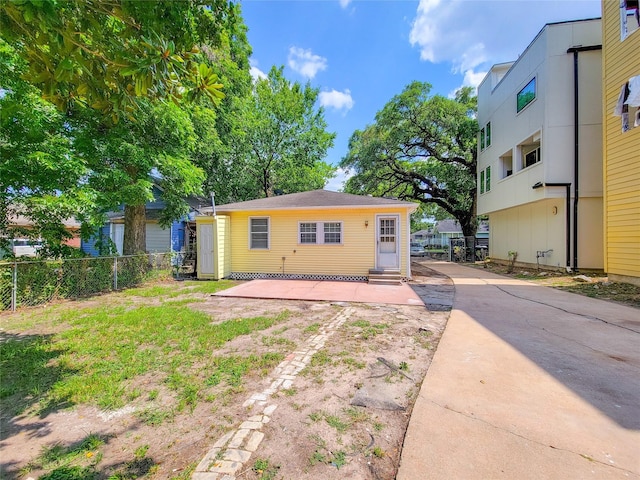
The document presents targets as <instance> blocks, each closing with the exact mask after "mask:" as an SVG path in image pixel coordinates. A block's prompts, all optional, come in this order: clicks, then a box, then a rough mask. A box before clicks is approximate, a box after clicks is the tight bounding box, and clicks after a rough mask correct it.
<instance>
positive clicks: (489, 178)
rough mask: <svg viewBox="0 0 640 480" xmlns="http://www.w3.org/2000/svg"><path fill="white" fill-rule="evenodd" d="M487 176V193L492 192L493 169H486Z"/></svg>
mask: <svg viewBox="0 0 640 480" xmlns="http://www.w3.org/2000/svg"><path fill="white" fill-rule="evenodd" d="M486 172H487V173H486V174H485V176H484V178H485V181H486V182H487V183H486V187H485V191H486V192H488V191H490V190H491V167H487V168H486Z"/></svg>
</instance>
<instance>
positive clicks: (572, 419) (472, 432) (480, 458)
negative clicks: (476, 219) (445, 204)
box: [397, 262, 640, 480]
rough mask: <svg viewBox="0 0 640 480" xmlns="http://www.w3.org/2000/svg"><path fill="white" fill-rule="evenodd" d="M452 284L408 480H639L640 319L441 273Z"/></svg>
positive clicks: (462, 271) (483, 277)
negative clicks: (448, 310) (448, 311)
mask: <svg viewBox="0 0 640 480" xmlns="http://www.w3.org/2000/svg"><path fill="white" fill-rule="evenodd" d="M426 265H427V266H428V267H430V268H433V269H435V270H436V271H438V272H440V273H443V274H445V275H447V276H449V277H450V278H452V279H453V281H454V284H455V289H456V291H455V299H454V305H453V310H452V312H451V316H450V318H449V322H448V325H447V327H446V330H445V332H444V335H443V337H442V339H441V341H440V344H439V346H438V350H437V352H436V354H435V356H434V359H433V363H432V364H431V367H430V368H429V371H428V373H427V376H426V378H425V380H424V382H423V384H422V388H421V391H420V394H419V397H418V399H417V401H416V404H415V407H414V410H413V413H412V416H411V421H410V424H409V428H408V431H407V435H406V438H405V443H404V447H403V451H402V458H401V464H400V469H399V473H398V476H397V478H398V479H399V480H414V479H434V480H437V479H446V480H450V479H465V480H473V479H482V480H486V479H496V478H500V479H536V480H539V479H587V478H588V479H618V478H620V479H622V478H625V479H629V478H636V479H638V478H640V311H639V310H637V309H634V308H630V307H625V306H620V305H617V304H614V303H610V302H605V301H601V300H595V299H591V298H587V297H584V296H579V295H575V294H571V293H565V292H561V291H559V290H554V289H551V288H547V287H541V286H538V285H534V284H532V283H528V282H524V281H519V280H514V279H510V278H505V277H501V276H498V275H493V274H491V273H489V272H487V271H486V270H482V269H473V268H468V267H462V266H459V265H455V264H451V263H444V262H434V263H428V264H426Z"/></svg>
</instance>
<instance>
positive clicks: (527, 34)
mask: <svg viewBox="0 0 640 480" xmlns="http://www.w3.org/2000/svg"><path fill="white" fill-rule="evenodd" d="M241 5H242V12H243V17H244V20H245V23H246V25H247V27H248V29H249V31H248V38H249V43H250V44H251V46H252V48H253V55H252V57H251V65H252V75H254V76H260V75H264V74H265V73H267V72H268V71H269V69H270V68H271V67H272V66H274V65H275V66H281V65H284V66H285V75H286V77H287V78H288V79H289V80H290V81H299V82H301V83H303V84H304V83H306V82H307V81H309V82H310V83H311V85H312V86H313V87H315V88H318V89H320V96H319V103H320V105H322V106H323V107H324V109H325V119H326V121H327V123H328V130H329V131H332V132H335V133H336V134H337V136H336V139H335V145H334V147H333V148H332V149H331V150H330V151H329V152H328V154H327V157H326V158H325V161H327V162H328V163H330V164H333V165H336V164H337V163H338V162H340V160H341V159H342V157H343V156H344V155H345V154H346V153H347V146H348V142H349V137H350V136H351V134H352V133H353V132H354V131H355V130H357V129H362V128H364V127H366V126H367V125H368V124H371V123H372V122H373V120H374V117H375V114H376V112H377V111H378V110H380V109H381V108H382V107H383V106H384V105H385V104H386V103H387V102H388V101H389V100H390V99H391V98H392V97H393V96H394V95H396V94H399V93H400V92H401V91H402V90H403V88H404V87H405V86H406V85H408V84H409V83H410V82H412V81H414V80H419V81H423V82H428V83H430V84H431V85H432V86H433V89H432V93H434V94H441V95H451V94H452V93H453V92H454V91H455V90H456V89H457V88H459V87H461V86H463V85H472V86H477V85H478V84H479V83H480V81H481V80H482V78H483V77H484V75H485V73H486V72H487V71H488V69H489V68H490V67H491V65H493V64H496V63H502V62H507V61H510V60H515V59H517V58H518V55H519V54H520V53H521V52H522V51H523V50H524V49H525V48H526V47H527V45H529V43H531V41H532V40H533V39H534V37H535V36H536V35H537V34H538V32H539V31H540V30H541V29H542V27H543V26H544V25H545V24H546V23H550V22H558V21H565V20H577V19H583V18H593V17H599V16H600V15H601V13H600V8H601V7H600V0H555V1H554V0H539V1H533V0H531V1H530V0H519V1H513V0H501V1H495V0H475V1H471V0H421V1H419V2H418V1H404V0H403V1H390V0H386V1H383V0H375V1H374V0H366V1H365V0H363V1H357V0H317V1H316V0H297V1H288V0H278V1H275V0H243V1H241ZM344 179H345V176H344V173H343V172H339V174H338V176H337V177H336V178H335V179H334V180H332V181H331V182H330V183H329V184H328V185H327V186H326V188H327V189H329V190H339V189H340V188H341V187H342V182H343V181H344Z"/></svg>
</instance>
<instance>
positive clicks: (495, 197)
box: [478, 19, 604, 270]
mask: <svg viewBox="0 0 640 480" xmlns="http://www.w3.org/2000/svg"><path fill="white" fill-rule="evenodd" d="M601 39H602V31H601V21H600V19H588V20H579V21H571V22H561V23H552V24H547V25H545V26H544V28H542V30H541V31H540V33H539V34H538V35H537V36H536V38H535V39H534V40H533V41H532V42H531V44H530V45H529V46H528V47H527V49H526V50H525V51H524V52H523V53H522V54H521V55H520V57H519V58H518V59H517V60H516V61H514V62H509V63H502V64H499V65H495V66H494V67H492V69H491V71H490V72H489V73H488V74H487V76H486V77H485V78H484V80H483V81H482V83H481V84H480V86H479V88H478V122H479V125H480V129H481V130H480V134H479V139H478V150H479V151H478V214H484V215H488V216H489V223H490V225H491V232H490V240H489V242H490V246H489V251H490V255H491V258H495V259H502V260H505V261H506V260H508V259H510V257H512V256H513V255H516V254H517V258H516V262H517V263H522V264H529V265H536V264H538V265H540V266H541V267H545V266H546V267H555V268H571V269H573V270H576V269H603V268H604V259H603V224H602V218H603V217H602V209H603V207H602V205H603V203H602V102H601V101H600V98H601V97H602V74H601V69H602V65H601V53H602V52H601V48H602V47H601Z"/></svg>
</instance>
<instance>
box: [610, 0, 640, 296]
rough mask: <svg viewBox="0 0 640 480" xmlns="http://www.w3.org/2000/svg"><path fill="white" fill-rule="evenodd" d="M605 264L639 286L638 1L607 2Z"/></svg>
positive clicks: (612, 273)
mask: <svg viewBox="0 0 640 480" xmlns="http://www.w3.org/2000/svg"><path fill="white" fill-rule="evenodd" d="M602 21H603V23H602V32H603V36H602V43H603V52H602V67H603V68H602V86H603V94H604V95H603V115H604V121H603V130H602V131H603V147H604V150H603V151H604V155H603V156H604V171H603V173H604V231H605V236H604V268H605V270H606V271H607V273H608V275H609V278H610V279H612V280H621V281H625V282H629V283H634V284H636V285H640V16H639V15H638V0H633V1H631V0H627V1H626V2H625V1H622V2H612V1H609V0H605V1H603V2H602Z"/></svg>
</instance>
